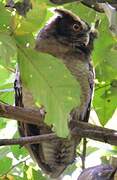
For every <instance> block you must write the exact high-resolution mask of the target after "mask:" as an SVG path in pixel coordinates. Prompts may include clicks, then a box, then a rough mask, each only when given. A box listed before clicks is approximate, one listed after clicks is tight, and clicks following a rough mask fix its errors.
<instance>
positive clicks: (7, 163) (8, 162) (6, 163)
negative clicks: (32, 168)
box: [0, 157, 12, 175]
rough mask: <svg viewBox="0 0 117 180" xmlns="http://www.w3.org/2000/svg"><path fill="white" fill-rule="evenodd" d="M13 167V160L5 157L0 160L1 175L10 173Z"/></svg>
mask: <svg viewBox="0 0 117 180" xmlns="http://www.w3.org/2000/svg"><path fill="white" fill-rule="evenodd" d="M11 166H12V159H11V158H9V157H4V158H3V159H0V175H2V174H4V173H5V172H7V171H8V169H10V168H11Z"/></svg>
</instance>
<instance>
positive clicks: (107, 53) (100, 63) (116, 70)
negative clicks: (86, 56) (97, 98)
mask: <svg viewBox="0 0 117 180" xmlns="http://www.w3.org/2000/svg"><path fill="white" fill-rule="evenodd" d="M101 20H102V21H101V24H100V27H99V37H98V39H97V40H96V42H95V49H94V52H93V60H94V62H95V65H96V77H97V78H98V79H99V80H100V81H109V80H110V81H111V80H112V79H114V78H116V77H117V48H116V47H117V42H116V41H115V39H114V38H113V37H112V35H111V33H110V32H109V29H108V23H107V19H106V17H105V16H102V17H101Z"/></svg>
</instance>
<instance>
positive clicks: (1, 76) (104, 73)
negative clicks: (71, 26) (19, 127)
mask: <svg viewBox="0 0 117 180" xmlns="http://www.w3.org/2000/svg"><path fill="white" fill-rule="evenodd" d="M32 4H33V8H32V10H30V11H29V12H28V13H27V15H26V17H21V16H20V15H18V13H17V12H16V11H15V10H12V11H10V10H9V9H7V8H5V6H4V5H5V4H4V1H0V17H1V18H0V101H3V102H5V103H8V104H13V103H14V95H13V94H14V92H13V81H14V72H15V65H16V63H17V61H18V62H19V64H20V69H21V75H22V79H23V83H24V84H25V86H27V87H28V88H29V89H30V91H31V92H32V94H33V96H34V99H35V101H36V104H38V105H44V106H45V108H46V111H47V117H46V122H47V123H48V124H51V123H52V124H54V128H55V131H56V132H57V134H58V135H59V136H62V137H65V136H66V135H68V133H69V131H68V127H67V117H68V114H69V112H70V110H71V109H72V108H73V107H76V106H77V105H79V103H80V99H79V95H80V87H79V84H78V83H77V82H76V81H75V79H74V78H73V77H72V75H71V74H70V73H69V71H68V70H67V69H66V68H65V67H64V65H63V64H62V63H61V62H60V61H59V60H58V59H56V58H54V57H52V56H50V55H47V54H42V53H37V52H35V51H34V44H35V36H36V34H37V32H38V31H39V29H41V28H42V27H43V25H44V24H45V23H46V21H47V20H48V19H49V18H50V17H51V16H52V12H51V8H52V7H55V6H54V5H53V4H51V3H50V2H49V0H34V1H32ZM64 8H66V9H69V10H71V11H73V12H74V13H75V14H77V15H80V17H82V18H83V19H85V20H86V21H87V22H89V23H90V24H91V23H94V22H95V21H96V19H100V20H101V24H100V26H99V37H98V39H97V40H96V42H95V48H94V51H93V61H94V66H95V70H96V80H95V82H96V87H95V94H94V100H93V107H94V109H95V111H96V113H97V115H98V118H99V122H100V123H101V125H106V124H107V122H108V121H109V120H110V118H111V117H112V116H113V113H114V112H115V109H116V100H117V93H116V92H117V73H116V70H117V60H116V59H117V42H116V39H114V38H113V37H112V35H111V34H110V32H109V29H108V22H107V19H106V16H105V15H104V14H101V13H97V12H95V11H94V10H92V9H89V8H87V7H85V6H83V5H81V4H77V3H70V4H66V5H64ZM37 97H38V98H37ZM8 127H9V124H8V121H7V120H5V119H2V118H1V121H0V128H1V130H0V138H4V133H3V132H6V130H8ZM12 128H14V134H12V135H11V136H14V137H17V133H16V134H15V131H16V123H14V124H13V125H12ZM8 137H9V136H8ZM97 146H98V145H97ZM97 146H96V147H94V148H93V150H92V148H91V147H90V143H89V147H88V152H89V154H91V153H92V152H98V150H99V149H98V148H99V147H97ZM80 148H82V145H81V147H80ZM80 148H79V151H80V150H81V149H80ZM107 149H108V148H107ZM115 152H116V149H115ZM89 154H88V155H89ZM102 154H103V153H102ZM25 156H27V152H26V150H25V149H24V148H20V149H19V147H15V146H14V147H11V148H8V147H2V148H0V164H3V166H1V167H0V176H2V177H1V179H5V178H6V176H4V175H5V173H6V172H8V173H7V174H8V176H7V178H8V179H9V180H11V179H13V180H14V179H16V180H20V179H22V180H23V179H25V180H26V179H34V180H36V179H42V180H43V179H45V177H43V176H42V175H41V172H40V173H37V171H36V170H37V169H36V167H35V166H34V164H33V163H32V162H31V163H30V162H27V164H25V162H22V163H21V164H19V165H18V166H17V167H16V168H11V167H12V166H13V165H14V164H15V163H14V161H15V162H16V161H18V160H21V159H22V158H24V157H25ZM5 162H7V163H5ZM29 164H31V166H30V167H29ZM71 169H74V166H73V167H72V168H71ZM72 171H73V170H72ZM66 173H68V171H66ZM29 174H31V176H30V177H29Z"/></svg>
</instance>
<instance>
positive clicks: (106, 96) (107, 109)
mask: <svg viewBox="0 0 117 180" xmlns="http://www.w3.org/2000/svg"><path fill="white" fill-rule="evenodd" d="M112 89H113V88H112V87H103V88H99V89H97V90H95V96H94V101H93V104H94V107H95V111H96V112H97V114H98V117H99V121H100V123H101V124H102V125H105V124H106V123H107V122H108V120H109V119H110V118H111V117H112V115H113V113H114V112H115V110H116V108H117V93H116V94H114V93H113V92H112ZM116 92H117V88H116Z"/></svg>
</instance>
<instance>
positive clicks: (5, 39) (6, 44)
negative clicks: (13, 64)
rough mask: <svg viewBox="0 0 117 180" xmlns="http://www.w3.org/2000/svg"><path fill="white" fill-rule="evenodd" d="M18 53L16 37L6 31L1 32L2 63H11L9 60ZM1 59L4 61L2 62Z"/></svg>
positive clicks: (0, 57)
mask: <svg viewBox="0 0 117 180" xmlns="http://www.w3.org/2000/svg"><path fill="white" fill-rule="evenodd" d="M16 53H17V48H16V44H15V41H14V39H13V38H12V37H11V36H10V35H9V34H8V33H4V32H0V63H2V64H4V65H8V64H9V60H10V59H11V58H13V57H14V56H15V55H16ZM1 60H3V61H4V63H3V62H1Z"/></svg>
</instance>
